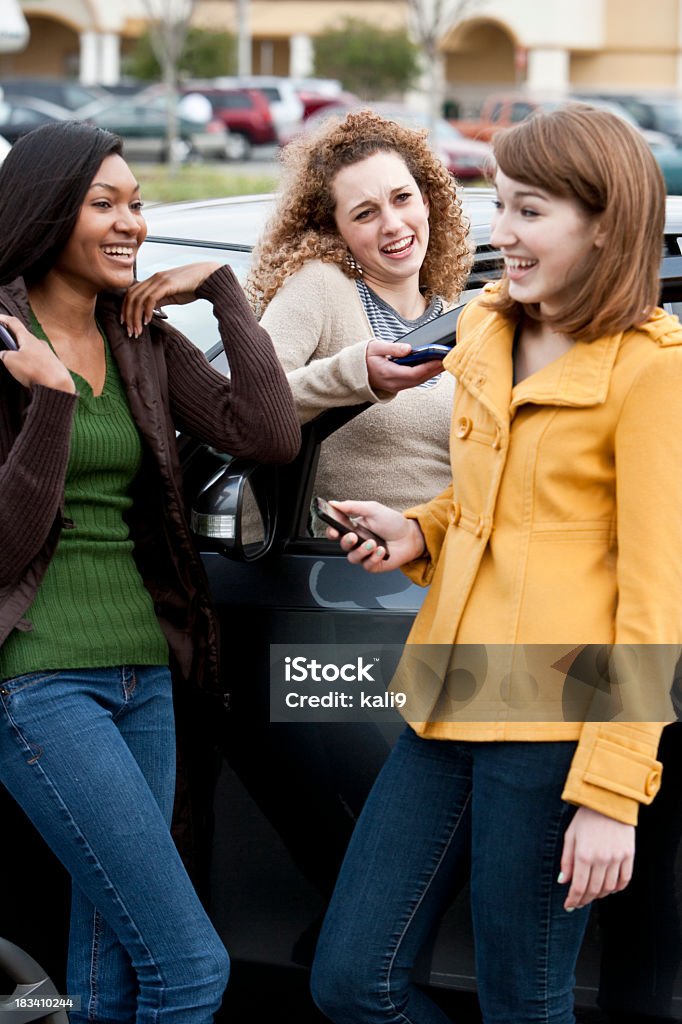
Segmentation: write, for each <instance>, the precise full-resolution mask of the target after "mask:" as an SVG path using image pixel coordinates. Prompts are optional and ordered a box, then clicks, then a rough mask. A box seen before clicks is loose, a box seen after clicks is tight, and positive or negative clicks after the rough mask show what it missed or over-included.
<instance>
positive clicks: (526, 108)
mask: <svg viewBox="0 0 682 1024" xmlns="http://www.w3.org/2000/svg"><path fill="white" fill-rule="evenodd" d="M534 109H535V108H534V107H532V106H531V105H530V103H512V108H511V113H510V115H509V119H510V121H511V122H512V123H513V124H516V122H517V121H523V120H524V118H526V117H528V115H529V114H532V113H533V110H534Z"/></svg>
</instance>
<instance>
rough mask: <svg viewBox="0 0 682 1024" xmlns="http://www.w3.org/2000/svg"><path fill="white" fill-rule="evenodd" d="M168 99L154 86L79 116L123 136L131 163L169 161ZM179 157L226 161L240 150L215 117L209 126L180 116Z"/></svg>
mask: <svg viewBox="0 0 682 1024" xmlns="http://www.w3.org/2000/svg"><path fill="white" fill-rule="evenodd" d="M167 108H168V97H167V96H166V94H165V92H164V90H163V88H162V87H157V86H152V87H151V88H149V89H146V90H145V91H144V92H141V93H138V94H137V95H135V96H132V97H123V98H113V99H112V98H111V97H110V98H109V99H107V100H105V101H104V102H98V103H96V104H93V105H91V106H88V107H84V108H83V109H82V110H80V111H78V116H79V117H81V118H82V119H83V120H86V121H90V122H91V123H92V124H96V125H98V126H99V127H100V128H108V129H109V130H110V131H112V132H116V134H117V135H120V136H121V138H122V139H123V142H124V144H125V151H126V156H127V157H128V159H130V160H165V159H166V158H167V156H168V153H167V148H168V143H167V139H166V123H167ZM177 134H178V156H179V158H180V159H181V160H182V159H188V158H191V157H197V156H198V157H202V158H206V159H214V160H223V159H226V158H235V157H237V156H238V155H239V154H238V147H237V146H236V145H235V143H234V140H233V139H232V138H231V137H230V134H229V132H228V131H227V129H226V128H225V125H224V124H223V123H222V122H221V121H219V120H217V119H216V118H213V119H212V120H210V121H207V122H206V123H205V124H200V123H198V122H197V121H190V120H188V119H187V118H184V117H182V116H180V115H178V119H177Z"/></svg>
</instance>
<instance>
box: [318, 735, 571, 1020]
mask: <svg viewBox="0 0 682 1024" xmlns="http://www.w3.org/2000/svg"><path fill="white" fill-rule="evenodd" d="M575 746H576V745H575V743H573V742H556V743H517V742H514V743H511V742H509V743H464V742H459V741H450V740H446V741H442V740H423V739H421V738H420V737H419V736H417V735H416V734H415V733H414V732H413V731H412V730H411V729H409V728H407V729H406V730H405V732H403V733H402V735H401V736H400V739H399V740H398V742H397V744H396V746H395V747H394V748H393V751H392V752H391V755H390V757H389V759H388V761H387V762H386V764H385V766H384V768H383V769H382V771H381V773H380V775H379V777H378V779H377V781H376V783H375V786H374V789H373V790H372V792H371V794H370V796H369V799H368V801H367V803H366V804H365V808H364V810H363V812H362V814H361V816H360V819H359V821H358V824H357V826H356V828H355V832H354V833H353V838H352V839H351V842H350V845H349V847H348V852H347V854H346V859H345V861H344V864H343V867H342V869H341V873H340V875H339V879H338V882H337V886H336V889H335V892H334V896H333V897H332V901H331V904H330V907H329V910H328V913H327V917H326V919H325V923H324V925H323V928H322V934H321V936H320V940H319V943H318V947H317V955H316V960H315V964H314V966H313V976H312V989H313V998H314V999H315V1002H316V1003H317V1005H318V1006H319V1007H320V1009H321V1010H322V1011H323V1012H324V1013H325V1014H326V1015H327V1016H328V1017H329V1018H330V1019H331V1020H332V1021H334V1022H335V1024H447V1017H446V1016H445V1015H444V1013H443V1012H442V1010H440V1009H439V1008H438V1007H437V1006H436V1005H435V1004H434V1003H433V1001H432V1000H431V999H429V998H428V996H427V995H426V994H425V992H424V991H423V990H422V989H420V988H418V987H417V986H416V985H414V984H413V983H412V981H411V972H412V968H413V966H414V963H415V960H416V958H417V955H418V954H419V951H420V949H421V948H422V946H423V945H424V943H425V942H426V941H427V940H428V939H429V938H430V937H431V936H432V934H433V932H434V930H435V928H436V926H437V924H438V922H439V920H440V917H441V915H442V914H443V912H444V911H445V909H446V907H447V904H448V902H449V900H450V899H451V897H452V893H453V888H455V886H456V884H457V883H460V884H461V879H462V877H466V874H467V873H468V871H469V864H471V898H472V914H473V923H474V936H475V944H476V964H477V967H476V974H477V980H478V993H479V1000H480V1003H481V1010H482V1013H483V1019H484V1020H485V1022H486V1024H531V1022H533V1024H535V1022H543V1024H550V1022H551V1024H569V1022H570V1024H572V1022H573V1021H574V1019H575V1018H574V1016H573V991H572V990H573V985H574V981H575V979H574V970H575V963H576V960H577V956H578V951H579V949H580V944H581V942H582V938H583V934H584V931H585V926H586V924H587V919H588V914H589V910H588V909H587V908H585V909H582V910H576V911H573V912H572V913H567V912H566V911H565V910H564V909H563V902H564V900H565V898H566V892H567V888H566V886H565V885H564V886H560V885H558V883H557V876H558V874H559V870H560V860H561V851H562V845H563V837H564V833H565V831H566V827H567V826H568V824H569V822H570V820H571V817H572V815H573V813H574V811H575V808H573V807H570V806H569V805H568V804H566V803H564V802H563V801H562V800H561V792H562V789H563V786H564V783H565V780H566V775H567V773H568V770H569V767H570V764H571V759H572V757H573V754H574V751H575Z"/></svg>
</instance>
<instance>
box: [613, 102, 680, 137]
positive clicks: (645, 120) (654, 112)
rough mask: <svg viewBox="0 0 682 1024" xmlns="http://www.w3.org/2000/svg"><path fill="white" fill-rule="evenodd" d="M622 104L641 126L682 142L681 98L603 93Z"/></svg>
mask: <svg viewBox="0 0 682 1024" xmlns="http://www.w3.org/2000/svg"><path fill="white" fill-rule="evenodd" d="M600 99H608V100H611V101H615V102H617V103H619V104H620V106H621V107H625V109H626V110H627V111H628V112H629V113H630V114H631V116H632V117H633V118H634V120H635V121H636V122H637V124H638V125H639V126H640V128H643V129H644V130H646V131H654V132H661V133H662V134H663V135H665V136H667V138H668V139H669V140H671V141H672V142H674V143H676V144H682V102H681V101H680V99H679V98H664V97H656V96H634V95H630V94H627V93H624V94H623V93H614V94H609V95H608V96H606V95H602V96H600Z"/></svg>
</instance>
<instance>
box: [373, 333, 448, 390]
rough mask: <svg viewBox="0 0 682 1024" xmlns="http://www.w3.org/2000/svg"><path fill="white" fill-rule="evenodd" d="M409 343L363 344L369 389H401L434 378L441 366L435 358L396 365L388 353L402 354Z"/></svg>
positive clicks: (413, 386) (392, 354)
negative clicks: (364, 346) (417, 363)
mask: <svg viewBox="0 0 682 1024" xmlns="http://www.w3.org/2000/svg"><path fill="white" fill-rule="evenodd" d="M411 351H412V346H411V345H408V344H407V343H406V342H403V341H370V342H369V343H368V345H367V350H366V353H365V358H366V360H367V376H368V378H369V383H370V386H371V387H372V390H373V391H391V392H393V393H395V392H397V391H405V390H406V389H407V388H416V387H417V385H418V384H423V383H424V381H426V380H430V379H431V377H436V376H437V375H438V374H439V373H440V372H441V371H442V369H443V364H442V363H441V362H440V361H439V360H432V361H431V362H430V363H421V365H419V366H400V365H399V364H398V363H396V362H394V360H393V359H389V358H388V357H389V356H394V357H400V356H406V355H408V354H409V353H410V352H411Z"/></svg>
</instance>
